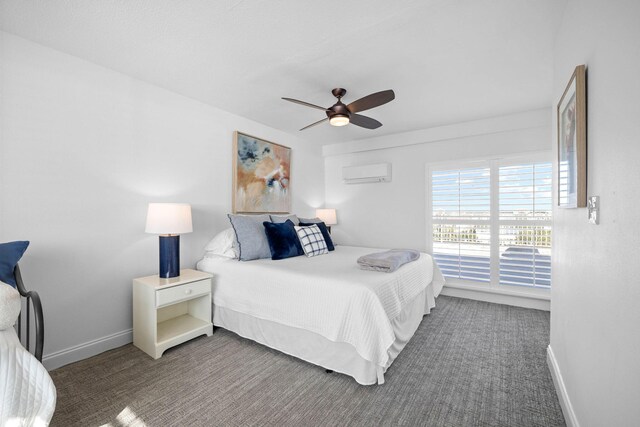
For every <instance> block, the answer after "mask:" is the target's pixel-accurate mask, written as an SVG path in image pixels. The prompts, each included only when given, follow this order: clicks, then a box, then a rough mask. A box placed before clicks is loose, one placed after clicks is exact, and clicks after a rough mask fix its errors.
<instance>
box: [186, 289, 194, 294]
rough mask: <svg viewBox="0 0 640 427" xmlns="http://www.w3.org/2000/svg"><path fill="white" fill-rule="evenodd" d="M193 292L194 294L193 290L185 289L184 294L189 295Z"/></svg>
mask: <svg viewBox="0 0 640 427" xmlns="http://www.w3.org/2000/svg"><path fill="white" fill-rule="evenodd" d="M191 292H193V291H192V290H191V289H185V291H184V293H185V294H187V295H189V294H190V293H191Z"/></svg>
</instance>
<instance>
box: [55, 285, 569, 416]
mask: <svg viewBox="0 0 640 427" xmlns="http://www.w3.org/2000/svg"><path fill="white" fill-rule="evenodd" d="M436 304H437V307H436V309H435V310H433V311H432V313H431V314H430V315H428V316H426V317H425V318H424V319H423V321H422V324H421V325H420V327H419V328H418V331H417V332H416V334H415V336H414V337H413V339H412V340H411V341H410V342H409V344H408V345H407V347H405V349H404V351H403V352H402V353H401V354H400V356H399V357H398V358H397V359H396V361H395V362H394V363H393V365H392V366H391V368H390V369H389V370H388V371H387V374H386V375H385V378H386V383H385V384H384V385H381V386H360V385H358V384H357V383H356V382H355V381H354V380H353V379H351V378H350V377H347V376H345V375H341V374H337V373H333V374H327V373H325V371H324V369H322V368H320V367H317V366H314V365H311V364H308V363H306V362H303V361H300V360H298V359H295V358H293V357H290V356H287V355H285V354H282V353H279V352H277V351H275V350H271V349H269V348H267V347H264V346H261V345H259V344H256V343H254V342H252V341H249V340H246V339H243V338H240V337H238V336H237V335H235V334H233V333H230V332H228V331H225V330H222V329H217V330H216V331H215V333H214V334H213V336H212V337H202V338H198V339H195V340H193V341H190V342H188V343H185V344H183V345H181V346H178V347H175V348H173V349H171V350H168V351H167V352H166V353H165V354H164V356H163V357H162V358H161V359H159V360H156V361H154V360H152V359H151V358H150V357H149V356H147V355H146V354H145V353H143V352H142V351H140V350H138V349H137V348H135V347H133V345H126V346H124V347H120V348H117V349H115V350H111V351H108V352H106V353H103V354H100V355H98V356H95V357H92V358H90V359H87V360H83V361H81V362H77V363H74V364H72V365H68V366H65V367H63V368H60V369H57V370H55V371H53V372H52V373H51V376H52V378H53V381H54V383H55V384H56V387H57V390H58V404H57V408H56V413H55V414H54V417H53V420H52V424H53V425H58V426H72V425H81V426H90V425H103V424H110V425H112V426H144V425H147V426H173V425H188V426H191V427H193V426H227V425H229V426H245V425H255V426H300V425H304V426H315V425H322V426H343V425H350V426H377V425H421V426H456V427H457V426H545V427H546V426H559V425H564V419H563V417H562V412H561V409H560V405H559V403H558V399H557V396H556V393H555V391H554V388H553V383H552V380H551V376H550V374H549V370H548V368H547V364H546V346H547V344H548V342H549V334H548V331H549V313H546V312H543V311H537V310H528V309H523V308H516V307H509V306H504V305H497V304H489V303H485V302H480V301H472V300H466V299H459V298H451V297H445V296H441V297H440V298H438V300H437V302H436Z"/></svg>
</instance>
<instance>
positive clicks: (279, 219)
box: [270, 214, 300, 225]
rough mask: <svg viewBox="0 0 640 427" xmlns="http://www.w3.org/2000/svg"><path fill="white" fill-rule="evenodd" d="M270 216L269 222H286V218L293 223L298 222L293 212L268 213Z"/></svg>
mask: <svg viewBox="0 0 640 427" xmlns="http://www.w3.org/2000/svg"><path fill="white" fill-rule="evenodd" d="M270 217H271V222H273V223H274V224H281V223H283V222H287V220H288V219H289V220H291V222H292V223H293V224H294V225H298V224H300V220H299V219H298V217H297V216H296V215H294V214H291V215H270Z"/></svg>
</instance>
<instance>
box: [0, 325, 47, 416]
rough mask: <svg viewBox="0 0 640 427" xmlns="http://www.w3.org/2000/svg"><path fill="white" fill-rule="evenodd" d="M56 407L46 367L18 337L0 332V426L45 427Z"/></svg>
mask: <svg viewBox="0 0 640 427" xmlns="http://www.w3.org/2000/svg"><path fill="white" fill-rule="evenodd" d="M55 407H56V388H55V386H54V385H53V381H51V377H50V376H49V373H48V372H47V370H46V369H45V368H44V366H42V364H41V363H40V362H38V360H37V359H36V358H35V357H33V355H32V354H31V353H29V352H28V351H27V350H26V349H25V348H24V347H23V346H22V344H20V341H19V340H18V336H17V335H16V333H15V330H14V329H13V328H9V329H7V330H3V331H0V426H46V425H48V424H49V421H50V420H51V417H52V416H53V411H54V410H55Z"/></svg>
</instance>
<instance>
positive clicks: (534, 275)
mask: <svg viewBox="0 0 640 427" xmlns="http://www.w3.org/2000/svg"><path fill="white" fill-rule="evenodd" d="M551 174H552V171H551V163H550V162H523V161H519V162H513V161H510V162H509V163H507V162H506V161H497V160H495V161H487V162H484V163H477V162H476V163H475V164H473V165H471V164H469V167H460V168H443V169H442V170H439V169H433V168H432V169H430V172H429V191H430V194H429V198H430V199H429V200H430V203H431V212H430V216H431V220H430V226H431V227H432V235H431V243H432V253H433V256H434V259H435V260H436V262H437V263H438V266H439V267H440V269H441V270H442V273H443V274H444V275H445V276H446V277H452V278H456V279H464V280H471V281H476V282H489V283H493V284H496V285H497V284H504V285H521V286H529V287H549V286H550V285H551V204H552V195H551V185H552V183H551ZM492 191H493V192H494V194H492ZM492 257H494V258H493V260H492Z"/></svg>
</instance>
